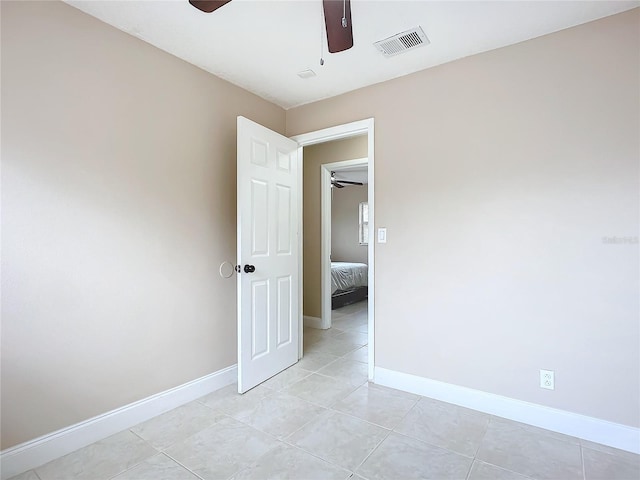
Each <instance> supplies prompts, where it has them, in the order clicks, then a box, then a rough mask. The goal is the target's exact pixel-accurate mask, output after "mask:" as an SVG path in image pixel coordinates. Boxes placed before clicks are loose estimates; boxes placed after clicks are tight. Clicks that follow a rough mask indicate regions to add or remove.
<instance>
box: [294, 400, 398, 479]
mask: <svg viewBox="0 0 640 480" xmlns="http://www.w3.org/2000/svg"><path fill="white" fill-rule="evenodd" d="M388 434H389V430H387V429H384V428H381V427H377V426H375V425H372V424H370V423H367V422H365V421H363V420H360V419H358V418H354V417H350V416H349V415H344V414H342V413H338V412H332V411H330V412H327V413H325V414H323V415H322V416H320V417H317V418H316V419H315V420H314V421H312V422H311V423H308V424H307V425H305V426H304V427H303V428H301V429H300V430H298V431H297V432H295V433H294V434H293V435H291V436H290V437H288V438H287V439H286V441H287V442H288V443H292V444H294V445H296V446H298V447H300V448H302V449H304V450H306V451H307V452H309V453H311V454H313V455H316V456H318V457H320V458H322V459H323V460H326V461H328V462H331V463H333V464H336V465H339V466H341V467H344V468H346V469H348V470H355V469H356V468H357V467H358V466H359V465H360V464H361V463H362V462H363V461H364V459H365V458H367V456H368V455H369V454H370V453H371V452H372V451H373V449H374V448H375V447H376V446H377V445H378V444H379V443H380V442H381V441H382V440H383V439H384V438H385V437H386V436H387V435H388Z"/></svg>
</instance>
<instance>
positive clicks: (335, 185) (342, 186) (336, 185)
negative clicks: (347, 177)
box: [331, 182, 344, 188]
mask: <svg viewBox="0 0 640 480" xmlns="http://www.w3.org/2000/svg"><path fill="white" fill-rule="evenodd" d="M331 185H333V186H334V187H336V188H344V185H340V184H339V183H338V182H333V183H332V184H331Z"/></svg>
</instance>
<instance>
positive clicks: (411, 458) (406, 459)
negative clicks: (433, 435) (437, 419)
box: [356, 433, 473, 480]
mask: <svg viewBox="0 0 640 480" xmlns="http://www.w3.org/2000/svg"><path fill="white" fill-rule="evenodd" d="M472 460H473V459H471V458H469V457H465V456H463V455H459V454H457V453H454V452H452V451H450V450H445V449H444V448H439V447H434V446H433V445H429V444H427V443H424V442H421V441H420V440H416V439H413V438H409V437H405V436H403V435H399V434H397V433H391V434H390V435H389V436H388V437H387V438H386V439H385V440H384V441H383V442H382V444H380V446H379V447H378V448H376V450H375V451H374V452H373V453H372V454H371V456H370V457H369V458H367V460H365V462H364V463H363V464H362V466H361V467H360V468H358V470H357V472H356V473H358V474H360V475H362V476H364V477H365V478H367V479H369V480H389V479H403V480H409V479H432V480H443V479H447V480H464V479H465V478H466V477H467V473H468V472H469V468H470V467H471V462H472Z"/></svg>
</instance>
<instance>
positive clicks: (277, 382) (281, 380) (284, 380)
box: [262, 362, 313, 391]
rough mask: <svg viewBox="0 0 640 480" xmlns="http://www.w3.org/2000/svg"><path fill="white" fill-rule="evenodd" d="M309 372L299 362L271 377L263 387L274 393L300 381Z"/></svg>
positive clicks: (309, 372) (309, 373)
mask: <svg viewBox="0 0 640 480" xmlns="http://www.w3.org/2000/svg"><path fill="white" fill-rule="evenodd" d="M311 373H313V372H311V371H309V370H305V369H304V368H302V367H301V366H300V362H298V363H297V364H295V365H293V366H292V367H289V368H287V369H286V370H284V371H282V372H280V373H279V374H277V375H275V376H273V377H271V378H270V379H269V380H267V381H266V382H264V383H263V384H262V385H263V386H264V387H268V388H271V389H272V390H274V391H278V390H282V389H283V388H285V387H287V386H289V385H291V384H292V383H295V382H297V381H298V380H302V379H303V378H304V377H308V376H309V375H311Z"/></svg>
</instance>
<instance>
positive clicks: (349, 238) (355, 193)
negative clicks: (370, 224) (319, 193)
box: [331, 185, 369, 263]
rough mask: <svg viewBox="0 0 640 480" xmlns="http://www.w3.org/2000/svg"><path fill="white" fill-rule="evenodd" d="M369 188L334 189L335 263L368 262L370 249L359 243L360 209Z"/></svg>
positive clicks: (332, 249) (332, 234)
mask: <svg viewBox="0 0 640 480" xmlns="http://www.w3.org/2000/svg"><path fill="white" fill-rule="evenodd" d="M367 191H368V190H367V186H366V185H363V186H358V185H353V186H351V187H345V188H334V189H333V198H332V199H331V260H333V261H334V262H359V263H369V262H368V261H367V252H368V248H367V246H366V245H360V243H359V242H358V231H359V229H360V218H359V208H360V203H361V202H366V201H367Z"/></svg>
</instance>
